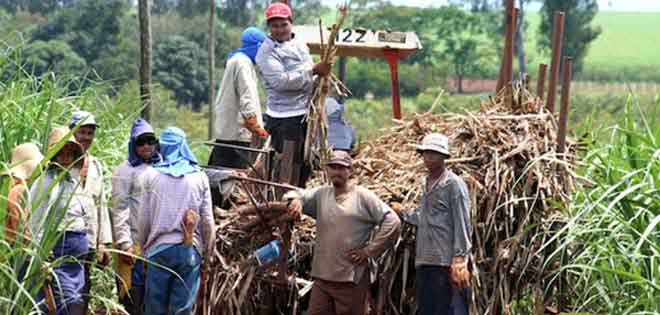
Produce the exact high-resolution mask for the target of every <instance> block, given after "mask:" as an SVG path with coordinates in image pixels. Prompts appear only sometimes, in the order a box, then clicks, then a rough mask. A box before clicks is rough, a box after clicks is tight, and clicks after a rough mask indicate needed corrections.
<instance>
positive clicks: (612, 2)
mask: <svg viewBox="0 0 660 315" xmlns="http://www.w3.org/2000/svg"><path fill="white" fill-rule="evenodd" d="M321 2H322V3H323V4H324V5H329V6H333V5H337V4H339V3H342V2H346V0H322V1H321ZM390 2H391V3H392V4H395V5H409V6H417V7H429V6H441V5H443V4H446V3H447V2H448V1H446V0H390ZM598 7H599V8H600V9H601V10H603V11H629V12H660V0H598ZM538 8H540V3H535V4H532V5H531V6H530V9H532V10H534V9H538Z"/></svg>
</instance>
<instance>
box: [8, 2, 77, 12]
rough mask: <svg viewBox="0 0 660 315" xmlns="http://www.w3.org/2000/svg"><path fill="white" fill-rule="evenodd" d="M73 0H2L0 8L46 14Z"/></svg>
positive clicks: (9, 10)
mask: <svg viewBox="0 0 660 315" xmlns="http://www.w3.org/2000/svg"><path fill="white" fill-rule="evenodd" d="M74 1H75V0H3V1H0V8H3V9H5V10H7V11H8V12H11V13H16V12H17V11H20V10H25V11H29V12H33V13H41V14H44V15H45V14H47V13H50V12H52V11H55V10H57V9H59V8H61V7H65V6H67V5H71V3H73V2H74Z"/></svg>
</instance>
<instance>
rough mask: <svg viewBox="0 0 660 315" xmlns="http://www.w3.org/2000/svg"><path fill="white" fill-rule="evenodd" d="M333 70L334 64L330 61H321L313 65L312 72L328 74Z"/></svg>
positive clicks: (322, 74) (321, 74)
mask: <svg viewBox="0 0 660 315" xmlns="http://www.w3.org/2000/svg"><path fill="white" fill-rule="evenodd" d="M331 70H332V64H331V63H328V62H319V63H317V64H315V65H314V67H312V73H313V74H317V75H320V76H326V75H328V74H329V73H330V71H331Z"/></svg>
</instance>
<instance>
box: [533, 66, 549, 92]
mask: <svg viewBox="0 0 660 315" xmlns="http://www.w3.org/2000/svg"><path fill="white" fill-rule="evenodd" d="M547 71H548V65H546V64H544V63H542V64H540V65H539V77H538V81H537V84H536V95H537V96H538V97H540V98H541V99H543V94H544V92H545V77H546V76H547V73H546V72H547Z"/></svg>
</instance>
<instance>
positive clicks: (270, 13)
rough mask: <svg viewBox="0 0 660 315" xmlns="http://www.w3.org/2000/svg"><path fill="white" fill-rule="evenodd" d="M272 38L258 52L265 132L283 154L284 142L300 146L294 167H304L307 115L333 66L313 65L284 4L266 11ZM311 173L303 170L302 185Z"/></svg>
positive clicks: (289, 11) (287, 7)
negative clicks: (318, 80) (317, 85)
mask: <svg viewBox="0 0 660 315" xmlns="http://www.w3.org/2000/svg"><path fill="white" fill-rule="evenodd" d="M266 22H267V23H268V30H269V32H270V35H269V36H268V37H267V38H266V40H265V41H264V43H263V44H262V45H261V48H259V52H258V53H257V59H256V60H257V67H258V69H259V73H260V74H261V76H262V78H263V79H264V83H265V87H266V92H267V94H268V97H267V102H266V130H267V131H268V133H270V135H271V141H272V145H273V147H274V148H275V150H277V151H278V152H280V153H281V152H282V151H283V147H284V141H285V140H291V141H296V142H298V143H300V144H301V145H300V147H299V151H298V152H297V155H296V157H295V161H294V162H295V163H297V164H300V165H303V164H304V163H303V148H302V143H303V142H304V139H305V133H306V131H307V123H306V122H305V118H304V116H305V113H306V111H307V103H308V102H309V100H310V98H311V96H312V90H313V87H314V76H315V75H327V74H328V73H330V70H331V65H330V64H329V63H325V62H320V63H317V64H314V62H313V60H312V56H311V55H310V54H309V48H308V47H307V45H306V44H305V43H304V42H302V41H299V40H297V39H296V37H295V34H294V33H293V32H292V28H293V14H292V13H291V8H289V6H288V5H286V4H284V3H273V4H271V5H270V6H268V8H267V9H266ZM309 174H310V169H309V168H308V167H304V169H303V170H302V172H301V180H300V184H301V185H304V182H305V180H306V178H307V177H308V176H309Z"/></svg>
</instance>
